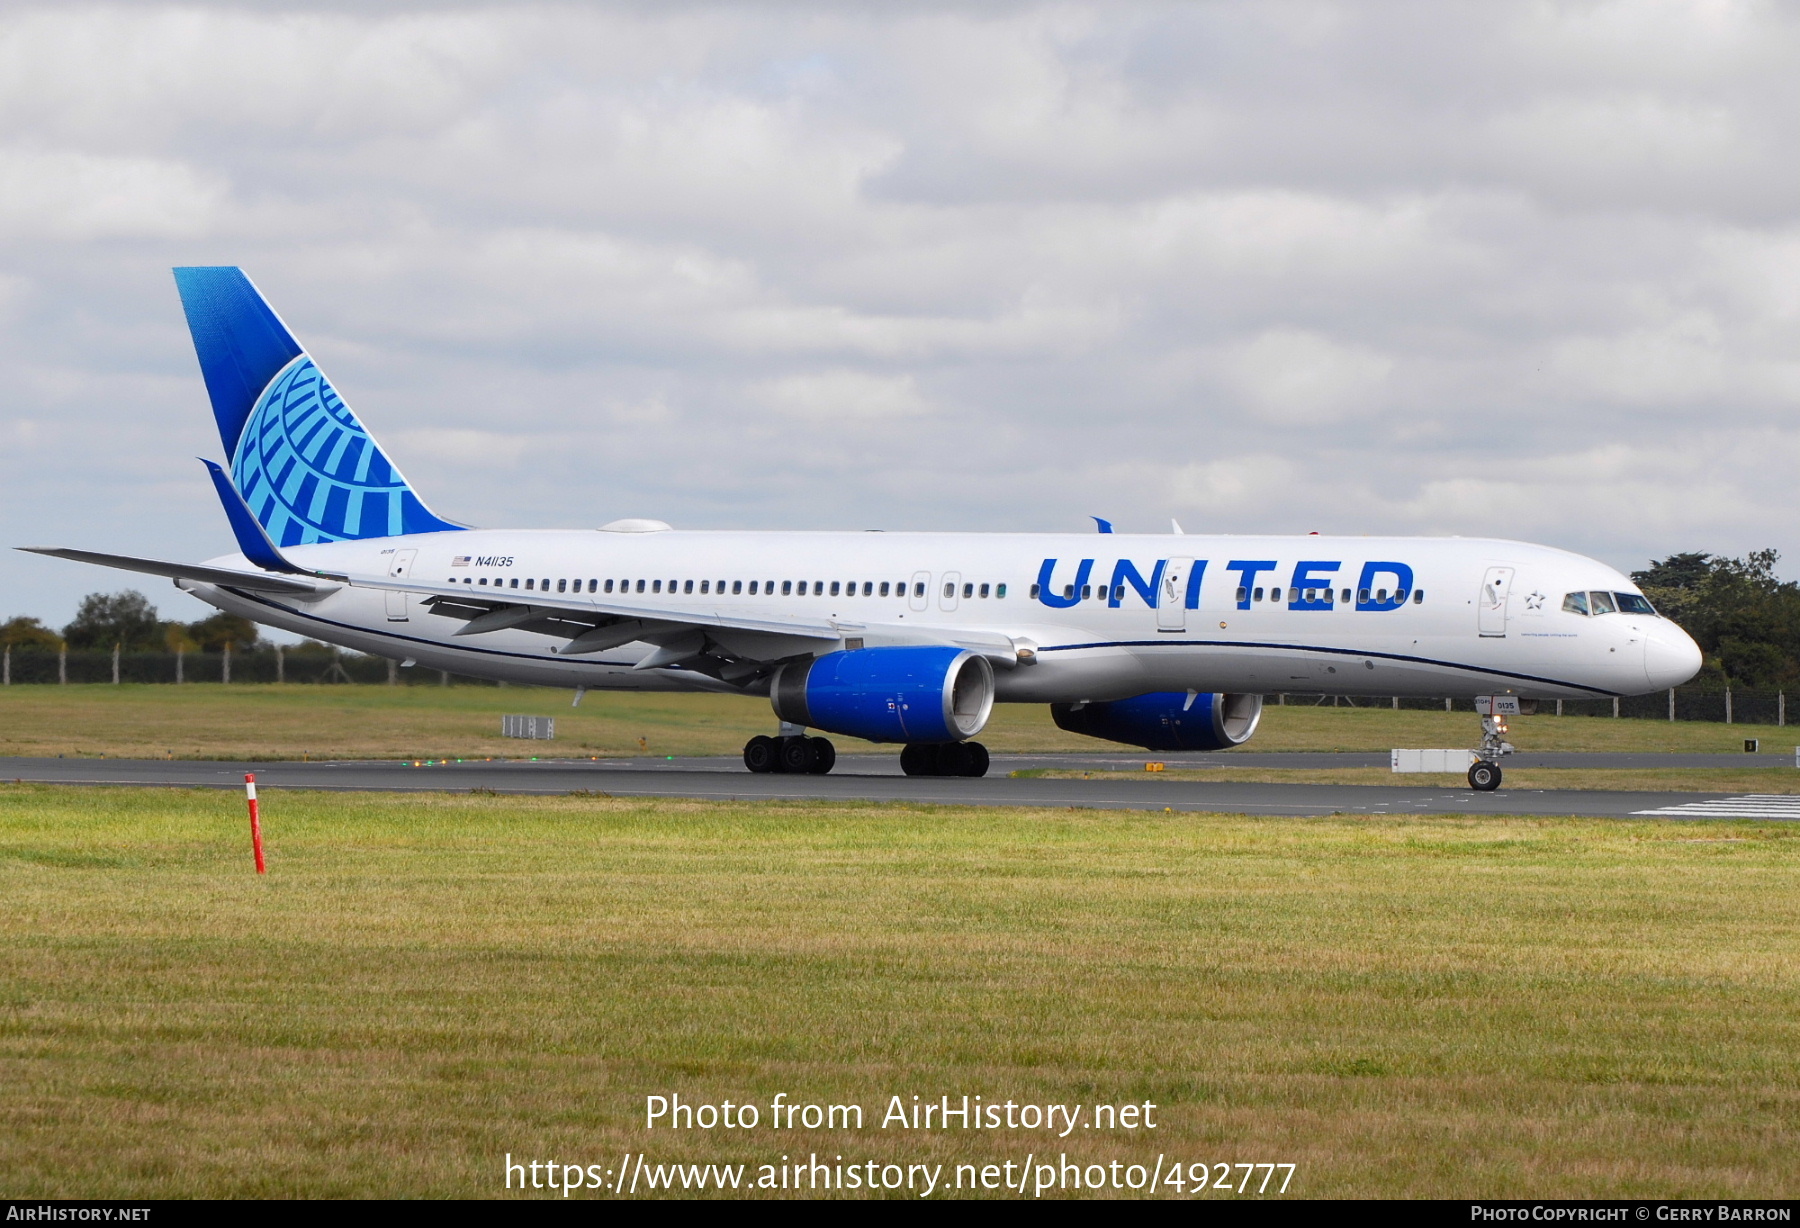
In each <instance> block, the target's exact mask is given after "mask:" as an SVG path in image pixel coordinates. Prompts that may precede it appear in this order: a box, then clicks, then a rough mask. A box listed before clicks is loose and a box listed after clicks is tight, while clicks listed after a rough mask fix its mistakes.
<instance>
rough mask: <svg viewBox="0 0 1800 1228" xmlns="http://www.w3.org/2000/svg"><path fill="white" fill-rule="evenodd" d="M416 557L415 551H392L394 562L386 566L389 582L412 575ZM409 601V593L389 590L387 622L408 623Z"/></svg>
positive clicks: (417, 555)
mask: <svg viewBox="0 0 1800 1228" xmlns="http://www.w3.org/2000/svg"><path fill="white" fill-rule="evenodd" d="M418 557H419V552H418V551H417V550H396V551H394V561H393V562H392V563H390V564H388V579H390V580H404V579H407V578H408V577H409V576H411V575H412V571H413V560H415V559H417V558H418ZM411 601H412V594H411V593H400V592H394V591H393V590H391V589H390V590H389V591H388V595H387V620H388V621H389V622H391V623H403V622H408V621H410V619H409V616H408V612H407V606H408V603H410V602H411Z"/></svg>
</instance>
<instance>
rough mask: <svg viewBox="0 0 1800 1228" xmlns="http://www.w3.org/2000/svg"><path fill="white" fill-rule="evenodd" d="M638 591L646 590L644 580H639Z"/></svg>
mask: <svg viewBox="0 0 1800 1228" xmlns="http://www.w3.org/2000/svg"><path fill="white" fill-rule="evenodd" d="M637 591H638V592H640V593H641V592H643V591H644V582H643V581H642V580H639V581H638V582H637Z"/></svg>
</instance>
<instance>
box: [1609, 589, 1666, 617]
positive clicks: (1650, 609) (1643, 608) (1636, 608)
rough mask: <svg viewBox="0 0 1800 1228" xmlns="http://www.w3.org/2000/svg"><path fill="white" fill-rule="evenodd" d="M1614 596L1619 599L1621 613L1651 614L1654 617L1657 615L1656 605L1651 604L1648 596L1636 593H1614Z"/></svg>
mask: <svg viewBox="0 0 1800 1228" xmlns="http://www.w3.org/2000/svg"><path fill="white" fill-rule="evenodd" d="M1613 596H1614V597H1617V598H1618V599H1619V613H1621V614H1649V615H1651V616H1652V617H1654V616H1655V615H1656V607H1655V606H1653V605H1651V604H1650V602H1649V599H1648V598H1645V597H1640V596H1639V595H1638V594H1636V593H1614V594H1613Z"/></svg>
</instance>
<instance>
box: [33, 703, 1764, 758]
mask: <svg viewBox="0 0 1800 1228" xmlns="http://www.w3.org/2000/svg"><path fill="white" fill-rule="evenodd" d="M569 694H570V693H569V692H567V691H556V690H545V689H540V688H535V687H505V688H496V687H475V686H462V687H448V688H442V687H433V686H416V687H384V686H305V685H295V686H254V685H247V686H229V687H227V686H220V685H218V684H191V685H188V686H181V687H177V686H121V687H111V686H68V687H58V686H14V687H6V688H0V756H7V755H25V756H45V755H51V756H53V755H72V756H79V755H108V756H111V757H114V758H162V757H164V756H172V757H174V758H177V759H299V758H303V757H306V756H311V757H312V758H315V759H346V758H361V759H401V758H431V759H438V758H458V757H463V758H476V757H484V756H493V757H503V756H520V755H528V754H531V753H533V752H534V751H542V752H544V753H555V754H565V755H568V754H574V755H609V756H610V755H643V754H650V755H735V754H737V753H738V752H739V751H740V750H742V749H743V745H744V742H745V740H746V739H748V738H749V737H751V736H752V735H754V734H758V733H769V732H772V731H773V726H774V717H773V716H772V715H771V714H770V711H769V705H768V702H767V701H766V700H762V699H750V698H744V697H739V696H731V695H639V694H626V693H619V692H612V693H607V692H593V693H590V694H589V695H588V696H587V697H586V698H585V699H584V700H583V701H582V704H581V706H580V707H579V708H570V707H569ZM507 712H528V713H538V714H543V715H550V716H554V717H556V722H557V739H556V741H555V742H554V743H540V744H531V743H524V742H518V741H513V740H509V739H505V738H501V737H500V736H499V732H500V716H501V714H502V713H507ZM1479 736H1480V735H1479V729H1478V727H1477V718H1476V717H1475V716H1474V715H1473V714H1472V713H1468V712H1456V713H1444V712H1415V711H1400V712H1394V711H1390V710H1388V709H1385V708H1356V709H1351V708H1314V707H1279V706H1271V707H1269V708H1267V709H1266V710H1265V713H1264V717H1263V723H1262V727H1261V729H1260V730H1259V731H1258V733H1257V736H1256V738H1255V739H1254V740H1253V741H1252V742H1251V744H1250V745H1251V748H1252V749H1255V750H1387V749H1389V748H1390V747H1394V746H1469V745H1472V744H1473V743H1474V742H1475V741H1476V740H1477V739H1478V738H1479ZM1747 737H1761V738H1762V739H1764V746H1765V748H1771V749H1779V748H1783V747H1785V746H1791V745H1794V744H1795V743H1800V732H1796V731H1793V730H1786V729H1776V728H1773V727H1771V726H1753V725H1715V724H1705V723H1700V722H1694V721H1678V722H1673V723H1671V722H1666V721H1633V720H1617V721H1615V720H1610V719H1595V718H1589V717H1573V716H1571V717H1562V718H1558V717H1553V716H1537V717H1528V718H1525V719H1523V720H1519V721H1516V722H1514V733H1513V739H1512V740H1513V741H1514V742H1515V743H1517V744H1518V746H1519V747H1520V748H1521V749H1524V750H1670V751H1674V750H1682V751H1737V750H1741V749H1742V746H1743V739H1744V738H1747ZM640 739H641V741H640ZM982 740H983V741H984V742H985V743H986V744H987V745H988V746H989V748H991V749H993V750H996V751H1002V752H1006V751H1049V750H1074V751H1102V750H1125V749H1127V748H1123V747H1120V746H1118V745H1116V744H1114V743H1110V742H1100V741H1096V740H1095V739H1092V738H1085V737H1081V736H1079V735H1076V734H1071V733H1066V732H1064V731H1063V730H1061V729H1058V728H1056V726H1055V725H1054V724H1053V723H1052V722H1051V720H1050V713H1049V709H1048V707H1046V706H1045V705H1042V704H1029V705H1024V704H1001V705H999V706H997V707H996V708H995V710H994V717H993V720H992V721H991V722H990V723H989V725H988V728H987V729H986V730H985V731H984V732H983V734H982ZM837 741H838V742H839V745H840V749H842V750H845V751H859V752H867V751H870V750H885V751H892V750H894V749H895V748H894V747H891V746H888V747H876V746H873V745H871V744H869V743H865V742H860V741H858V740H857V739H855V738H838V739H837Z"/></svg>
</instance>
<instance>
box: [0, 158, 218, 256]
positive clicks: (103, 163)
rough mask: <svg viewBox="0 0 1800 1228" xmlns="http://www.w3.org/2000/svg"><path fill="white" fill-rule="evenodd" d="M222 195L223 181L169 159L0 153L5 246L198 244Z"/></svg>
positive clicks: (0, 231) (0, 222)
mask: <svg viewBox="0 0 1800 1228" xmlns="http://www.w3.org/2000/svg"><path fill="white" fill-rule="evenodd" d="M225 195H226V186H225V181H224V179H223V177H222V176H219V175H217V174H207V173H204V172H202V171H199V170H197V169H195V168H194V167H191V166H187V165H185V164H183V163H181V162H177V161H173V160H169V159H159V158H148V157H124V156H108V155H99V154H89V153H83V152H80V151H77V150H40V149H31V148H21V147H19V146H11V147H0V235H3V236H5V237H8V238H13V239H41V238H52V239H61V240H71V241H77V242H80V241H91V240H100V239H125V238H129V239H139V238H191V237H197V236H199V235H202V234H204V233H205V232H206V231H207V229H208V228H209V227H210V226H211V225H212V223H213V221H214V220H215V218H216V217H217V216H218V214H219V211H220V207H221V205H222V204H223V203H224V198H225Z"/></svg>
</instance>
